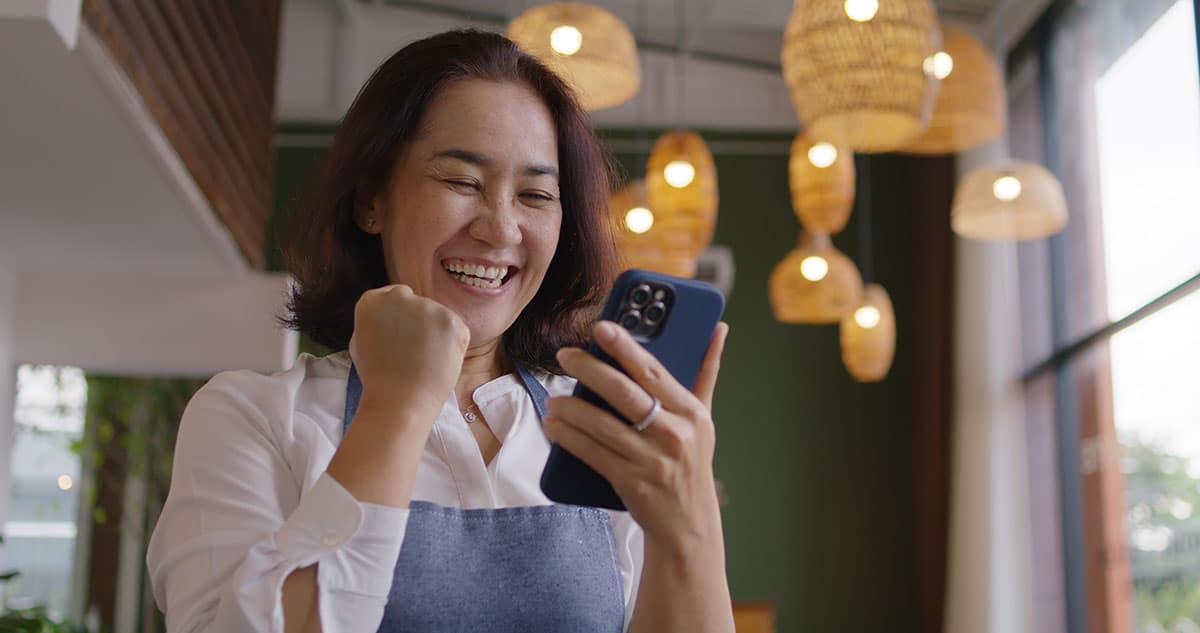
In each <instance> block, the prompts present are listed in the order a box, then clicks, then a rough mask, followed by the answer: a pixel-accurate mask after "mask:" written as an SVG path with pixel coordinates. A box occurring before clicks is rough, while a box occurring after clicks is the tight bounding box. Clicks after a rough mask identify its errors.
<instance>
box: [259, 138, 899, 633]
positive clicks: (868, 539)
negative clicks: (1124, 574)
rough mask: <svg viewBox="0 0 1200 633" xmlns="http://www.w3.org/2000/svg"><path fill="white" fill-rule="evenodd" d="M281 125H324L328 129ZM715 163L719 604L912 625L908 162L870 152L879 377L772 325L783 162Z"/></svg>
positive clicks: (783, 232) (306, 159)
mask: <svg viewBox="0 0 1200 633" xmlns="http://www.w3.org/2000/svg"><path fill="white" fill-rule="evenodd" d="M281 131H282V132H288V133H293V134H294V133H297V132H304V133H310V134H311V133H314V132H315V133H317V134H319V135H328V133H329V132H330V129H329V128H319V127H318V128H312V127H298V126H287V127H285V128H283V129H282V130H281ZM705 136H706V138H709V139H712V140H735V141H743V140H758V141H773V142H774V145H785V144H786V143H787V142H790V140H791V139H790V135H783V134H743V133H718V132H706V133H705ZM606 137H609V138H624V139H628V138H631V133H629V132H628V131H623V132H610V133H607V134H606ZM285 138H292V135H291V134H285ZM651 138H653V136H651ZM313 140H314V141H316V140H317V139H313ZM320 152H321V149H320V147H319V142H316V143H314V144H313V146H312V147H281V148H280V149H279V151H278V164H277V167H276V172H277V185H278V186H277V193H278V195H277V200H278V201H277V207H279V206H282V204H283V203H285V202H286V201H287V200H288V199H290V198H291V197H292V195H293V194H292V192H293V191H294V189H295V187H296V185H297V184H298V183H301V182H302V181H303V179H304V177H305V175H306V173H307V170H308V169H310V168H311V166H312V165H313V164H314V162H315V160H316V158H317V157H318V156H319V154H320ZM715 158H716V165H717V173H718V178H719V189H720V197H721V204H720V215H719V219H718V224H717V232H716V238H715V242H716V243H719V244H724V245H727V246H729V247H731V248H732V250H733V253H734V261H735V265H736V267H737V275H736V279H735V282H734V288H733V292H732V293H731V295H730V297H729V302H728V308H727V312H726V319H727V320H728V321H729V323H730V325H731V327H732V331H731V334H730V339H729V344H728V347H727V350H726V353H725V359H724V363H723V369H722V374H721V382H720V385H719V387H718V391H717V396H716V403H715V409H716V412H715V418H716V421H717V428H718V443H717V464H716V472H717V477H718V479H720V480H721V481H722V483H723V484H724V486H725V489H726V492H727V495H728V497H729V504H728V505H727V506H726V507H725V509H724V520H725V531H726V544H727V557H728V568H729V578H730V582H731V585H732V590H733V595H734V598H735V600H747V601H749V600H767V601H773V602H775V603H776V604H777V605H778V609H779V610H778V620H777V624H778V627H777V630H778V631H781V632H786V631H797V632H799V631H820V632H834V631H839V632H840V631H855V632H857V631H884V630H886V631H889V632H892V633H904V632H906V631H913V630H915V628H916V627H915V618H916V612H915V607H914V605H913V577H914V574H913V565H914V562H913V557H912V555H911V542H912V536H913V535H912V527H911V520H912V518H911V516H910V507H911V496H912V494H913V491H912V484H911V482H912V475H911V470H912V464H911V457H910V452H911V451H910V444H911V440H912V438H911V437H910V435H911V434H910V426H911V425H910V421H909V418H908V413H907V411H908V402H907V400H906V395H905V394H906V393H907V390H908V389H909V384H910V383H911V382H912V380H911V379H912V378H913V376H914V373H915V368H913V367H911V366H909V363H908V362H907V357H908V353H907V350H908V349H909V348H908V344H909V341H908V340H906V336H905V335H906V331H907V330H909V329H910V323H908V322H907V321H906V320H905V319H904V318H903V316H902V315H904V314H912V313H913V307H914V306H911V302H910V300H909V297H910V296H911V288H912V286H913V284H914V283H916V281H917V280H914V279H912V278H911V277H912V275H911V266H910V265H909V264H908V261H909V259H910V253H909V252H908V251H907V246H906V245H907V244H908V242H909V240H908V239H906V238H905V236H906V228H905V227H906V223H905V217H907V216H908V214H909V213H910V210H909V209H906V208H904V205H905V204H907V202H906V201H907V199H908V197H907V195H905V192H906V191H907V186H908V185H907V182H908V176H909V174H908V170H909V169H910V168H911V167H910V163H909V162H907V161H906V160H905V159H902V158H896V157H882V158H877V159H874V161H873V162H872V172H873V175H872V181H873V187H872V191H873V192H874V196H873V199H874V201H875V202H874V212H873V222H872V223H873V225H874V239H873V240H872V241H873V243H874V244H875V249H874V269H875V279H876V280H878V281H880V282H882V283H883V284H884V285H885V286H886V287H887V288H888V290H889V292H890V293H891V294H892V300H893V302H894V303H895V305H896V310H897V314H898V316H899V317H900V319H899V322H898V343H897V357H896V363H895V366H894V367H893V370H892V373H891V375H890V376H889V378H888V379H887V380H886V381H884V382H882V383H879V384H873V385H860V384H857V383H855V382H853V381H852V380H851V379H850V378H849V376H848V375H847V374H846V371H845V369H844V368H843V366H842V362H841V356H840V350H839V347H838V341H837V334H838V332H837V326H836V325H831V326H796V325H785V324H781V323H778V322H776V321H775V319H774V318H773V317H772V315H771V310H770V305H769V303H768V298H767V278H768V277H769V275H770V273H771V270H772V269H773V268H774V266H775V264H776V262H778V261H779V260H780V259H782V258H783V256H784V255H785V254H786V253H787V252H788V250H789V249H791V248H792V247H793V245H794V244H795V240H796V235H797V230H798V224H797V221H796V219H795V216H794V215H793V214H792V211H791V204H790V197H789V194H788V184H787V158H786V156H784V155H761V154H760V155H720V154H719V155H717V156H716V157H715ZM617 159H618V160H619V161H620V162H621V163H622V165H623V166H624V167H625V170H626V172H628V173H635V174H636V173H640V172H641V171H642V169H641V168H640V167H638V165H637V163H638V162H639V161H641V160H644V158H642V157H638V156H634V155H628V154H621V155H617ZM856 215H858V214H857V213H856ZM857 235H858V228H857V223H856V221H854V220H852V222H851V225H850V226H849V227H848V228H847V230H846V231H845V232H844V233H843V234H841V235H839V236H837V237H836V238H835V243H836V244H837V245H838V247H839V248H841V249H842V250H843V251H845V252H846V253H847V254H848V255H850V256H852V257H854V256H855V255H856V253H857V250H858V240H857V239H856V236H857ZM271 261H273V262H278V259H277V258H274V257H272V259H271Z"/></svg>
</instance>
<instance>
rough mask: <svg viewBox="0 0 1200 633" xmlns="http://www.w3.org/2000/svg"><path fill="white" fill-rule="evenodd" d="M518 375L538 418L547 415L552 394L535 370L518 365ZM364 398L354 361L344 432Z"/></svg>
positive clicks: (348, 389)
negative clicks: (537, 376)
mask: <svg viewBox="0 0 1200 633" xmlns="http://www.w3.org/2000/svg"><path fill="white" fill-rule="evenodd" d="M517 377H518V378H520V379H521V384H522V385H524V386H525V392H526V393H528V394H529V398H530V399H531V400H533V408H534V409H535V410H537V413H538V418H545V417H546V400H548V399H549V398H550V394H549V393H548V392H547V391H546V388H545V387H543V386H542V383H540V382H538V379H537V378H534V376H533V372H531V371H530V370H528V369H526V368H524V367H520V366H518V367H517ZM360 399H362V380H361V379H360V378H359V377H358V370H357V369H355V368H354V363H350V377H349V379H347V380H346V408H345V411H344V413H343V415H342V433H343V434H344V433H345V432H346V429H348V428H350V420H352V419H354V414H355V413H356V412H357V411H358V401H359V400H360Z"/></svg>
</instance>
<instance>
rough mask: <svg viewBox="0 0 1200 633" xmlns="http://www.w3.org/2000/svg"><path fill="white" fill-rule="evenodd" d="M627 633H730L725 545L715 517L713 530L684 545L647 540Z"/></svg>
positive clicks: (731, 613) (718, 518)
mask: <svg viewBox="0 0 1200 633" xmlns="http://www.w3.org/2000/svg"><path fill="white" fill-rule="evenodd" d="M629 631H630V633H649V632H673V631H681V632H682V631H687V632H689V633H692V632H696V633H707V632H712V633H718V632H719V633H733V605H732V602H731V601H730V597H729V582H728V580H727V579H726V577H725V542H724V536H723V535H722V532H721V519H720V515H719V514H718V515H717V516H716V517H715V518H714V520H713V528H712V529H710V530H707V531H705V533H704V534H703V535H702V536H700V537H699V538H697V539H695V540H690V542H687V543H678V542H676V543H657V542H655V541H654V540H652V539H649V538H648V539H647V540H646V544H645V554H644V559H643V564H642V578H641V583H640V586H639V589H638V595H637V602H636V606H635V607H634V611H633V619H632V620H631V621H630V623H629Z"/></svg>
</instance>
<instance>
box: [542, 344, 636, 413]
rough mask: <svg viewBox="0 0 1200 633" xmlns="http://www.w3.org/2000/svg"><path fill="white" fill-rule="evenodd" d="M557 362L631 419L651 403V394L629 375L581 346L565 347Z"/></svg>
mask: <svg viewBox="0 0 1200 633" xmlns="http://www.w3.org/2000/svg"><path fill="white" fill-rule="evenodd" d="M558 363H559V364H560V365H562V367H563V369H565V370H567V373H569V374H571V375H572V376H573V377H575V379H576V380H578V381H579V382H581V383H583V384H584V385H586V386H587V388H588V389H590V390H591V391H592V392H593V393H595V394H596V395H597V396H600V399H601V400H604V401H605V402H607V403H608V404H610V405H612V407H613V408H614V409H616V410H617V413H620V414H621V415H622V416H624V417H625V419H626V420H629V421H630V422H633V423H637V422H638V421H639V420H641V419H642V418H643V417H645V415H646V414H647V413H648V412H649V411H650V408H651V407H653V406H654V398H653V397H652V396H651V395H650V394H649V393H647V392H646V390H645V389H643V388H642V387H641V386H640V385H638V384H637V383H636V382H634V381H633V380H631V379H630V378H629V376H626V375H625V374H623V373H621V372H620V370H618V369H616V368H615V367H613V366H612V365H609V364H608V363H606V362H604V361H602V360H600V359H598V358H596V357H595V356H592V355H591V354H589V353H587V352H586V351H584V350H581V349H579V348H577V347H564V348H563V349H561V350H559V351H558ZM597 410H599V409H597Z"/></svg>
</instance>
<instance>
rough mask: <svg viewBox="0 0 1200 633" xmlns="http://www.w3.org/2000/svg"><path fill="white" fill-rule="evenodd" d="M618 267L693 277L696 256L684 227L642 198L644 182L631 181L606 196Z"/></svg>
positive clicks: (644, 187) (644, 189) (691, 241)
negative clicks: (663, 216) (658, 213)
mask: <svg viewBox="0 0 1200 633" xmlns="http://www.w3.org/2000/svg"><path fill="white" fill-rule="evenodd" d="M609 211H610V215H611V218H612V222H613V234H614V236H615V237H616V241H617V254H618V256H619V257H620V261H621V268H622V269H626V268H643V269H646V270H653V271H655V272H660V273H664V274H667V275H674V276H676V277H694V276H695V275H696V260H697V257H696V256H695V255H694V254H693V249H694V246H693V239H692V238H691V237H689V235H688V230H687V227H685V226H683V227H681V226H678V225H676V226H672V222H673V221H675V220H676V219H677V218H678V217H679V216H676V218H670V217H668V218H662V217H659V215H657V214H655V213H654V212H653V211H652V210H651V209H650V205H649V203H648V202H647V201H646V183H645V182H644V181H642V180H633V181H630V182H629V183H627V184H626V185H625V186H624V187H621V188H620V189H618V190H616V191H614V192H613V194H612V196H611V197H610V198H609Z"/></svg>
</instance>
